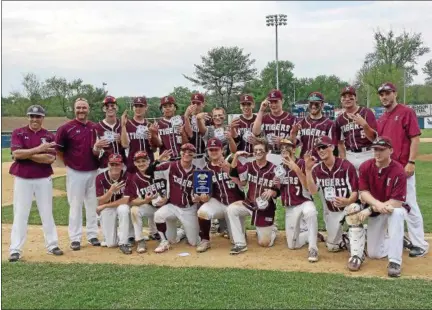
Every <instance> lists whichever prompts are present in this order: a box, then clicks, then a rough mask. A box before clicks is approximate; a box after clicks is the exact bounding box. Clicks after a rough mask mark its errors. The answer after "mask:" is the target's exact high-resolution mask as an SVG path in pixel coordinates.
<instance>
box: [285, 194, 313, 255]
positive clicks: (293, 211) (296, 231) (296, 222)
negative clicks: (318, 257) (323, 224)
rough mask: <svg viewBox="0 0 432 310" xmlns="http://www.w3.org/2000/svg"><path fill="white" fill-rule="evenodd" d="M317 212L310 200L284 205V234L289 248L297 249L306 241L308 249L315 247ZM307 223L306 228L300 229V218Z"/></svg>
mask: <svg viewBox="0 0 432 310" xmlns="http://www.w3.org/2000/svg"><path fill="white" fill-rule="evenodd" d="M317 216H318V212H317V210H316V208H315V205H314V203H313V202H312V201H305V202H303V203H302V204H301V205H298V206H290V207H285V234H286V238H287V244H288V248H289V249H299V248H301V247H303V246H304V245H305V244H306V243H308V244H309V250H311V249H315V250H318V247H317V234H318V218H317ZM302 219H304V220H305V221H306V224H307V230H306V231H301V229H300V224H301V220H302Z"/></svg>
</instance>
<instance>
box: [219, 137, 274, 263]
mask: <svg viewBox="0 0 432 310" xmlns="http://www.w3.org/2000/svg"><path fill="white" fill-rule="evenodd" d="M268 151H269V149H268V145H267V143H266V142H265V141H264V140H260V139H258V140H257V142H256V144H255V145H254V148H253V153H254V155H255V158H256V159H255V160H254V161H253V162H248V163H246V164H245V165H243V166H241V165H238V158H239V156H242V155H245V152H244V151H239V152H237V153H235V155H234V157H233V161H232V163H231V167H232V170H231V172H230V175H231V176H232V177H233V178H239V179H240V184H241V186H245V185H246V184H248V186H249V188H248V192H247V197H246V199H245V200H244V201H239V202H234V203H232V204H230V205H229V206H228V210H227V212H228V220H229V225H230V228H231V235H232V239H233V242H234V246H233V247H232V249H231V251H230V254H234V255H235V254H240V253H243V252H245V251H247V244H246V237H245V226H244V222H245V217H246V216H249V215H250V216H252V224H253V225H255V226H256V231H257V237H258V244H259V245H260V246H263V247H271V246H273V244H274V241H275V239H276V235H277V228H276V227H275V226H274V224H273V223H274V217H275V211H276V198H277V195H278V189H277V187H276V185H275V184H274V178H275V174H274V168H275V165H273V164H272V163H271V162H269V161H267V152H268Z"/></svg>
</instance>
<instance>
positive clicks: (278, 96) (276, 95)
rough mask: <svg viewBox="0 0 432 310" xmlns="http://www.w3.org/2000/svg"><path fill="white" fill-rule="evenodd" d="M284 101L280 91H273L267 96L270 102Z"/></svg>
mask: <svg viewBox="0 0 432 310" xmlns="http://www.w3.org/2000/svg"><path fill="white" fill-rule="evenodd" d="M282 99H283V95H282V92H281V91H280V90H278V89H272V90H271V91H270V92H269V93H268V95H267V100H268V101H276V100H282Z"/></svg>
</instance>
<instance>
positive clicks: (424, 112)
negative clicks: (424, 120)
mask: <svg viewBox="0 0 432 310" xmlns="http://www.w3.org/2000/svg"><path fill="white" fill-rule="evenodd" d="M409 107H410V108H411V109H413V110H414V111H415V113H416V115H417V116H418V117H424V116H432V105H431V104H415V105H409Z"/></svg>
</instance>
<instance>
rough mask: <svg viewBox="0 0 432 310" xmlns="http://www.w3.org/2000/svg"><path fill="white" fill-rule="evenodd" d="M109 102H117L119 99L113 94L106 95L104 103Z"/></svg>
mask: <svg viewBox="0 0 432 310" xmlns="http://www.w3.org/2000/svg"><path fill="white" fill-rule="evenodd" d="M108 103H114V104H117V99H116V98H115V97H113V96H106V97H105V98H104V100H103V104H104V105H107V104H108Z"/></svg>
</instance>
